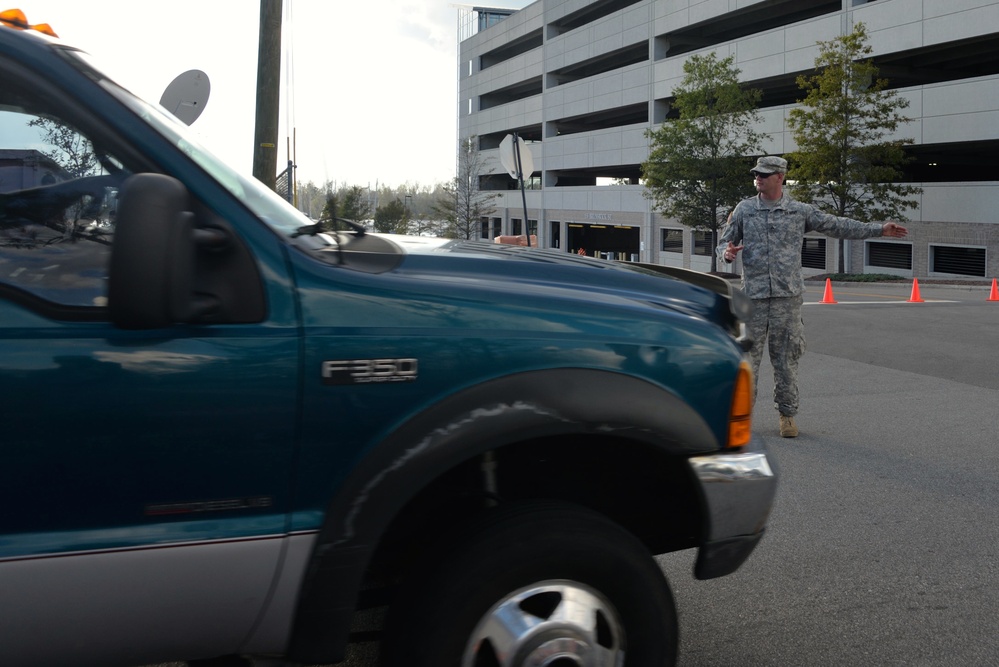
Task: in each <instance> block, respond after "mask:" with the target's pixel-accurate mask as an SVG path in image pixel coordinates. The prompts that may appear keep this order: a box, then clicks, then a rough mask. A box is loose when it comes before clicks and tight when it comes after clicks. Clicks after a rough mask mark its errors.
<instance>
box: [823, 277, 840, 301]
mask: <svg viewBox="0 0 999 667" xmlns="http://www.w3.org/2000/svg"><path fill="white" fill-rule="evenodd" d="M819 303H836V299H834V298H833V293H832V280H830V279H829V278H826V291H825V294H823V295H822V301H819Z"/></svg>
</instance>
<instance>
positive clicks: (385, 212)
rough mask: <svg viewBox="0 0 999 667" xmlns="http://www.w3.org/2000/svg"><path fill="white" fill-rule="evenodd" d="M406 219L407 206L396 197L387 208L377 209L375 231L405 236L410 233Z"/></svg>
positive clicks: (386, 205) (380, 207)
mask: <svg viewBox="0 0 999 667" xmlns="http://www.w3.org/2000/svg"><path fill="white" fill-rule="evenodd" d="M406 218H407V211H406V206H405V204H403V203H402V202H401V201H400V200H399V198H398V197H396V198H395V199H393V200H392V201H390V202H389V203H388V204H385V206H379V207H378V208H377V209H375V231H376V232H384V233H387V234H391V233H398V234H405V233H406V232H407V231H408V230H407V228H406V227H407V223H408V220H407V219H406Z"/></svg>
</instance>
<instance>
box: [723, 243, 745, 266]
mask: <svg viewBox="0 0 999 667" xmlns="http://www.w3.org/2000/svg"><path fill="white" fill-rule="evenodd" d="M740 250H742V246H741V245H734V244H733V243H732V242H731V241H729V242H728V247H726V248H725V261H726V262H734V261H735V258H736V255H738V254H739V251H740Z"/></svg>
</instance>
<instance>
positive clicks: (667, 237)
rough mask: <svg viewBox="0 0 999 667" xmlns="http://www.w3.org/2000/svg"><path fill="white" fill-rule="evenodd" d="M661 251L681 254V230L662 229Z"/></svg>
mask: <svg viewBox="0 0 999 667" xmlns="http://www.w3.org/2000/svg"><path fill="white" fill-rule="evenodd" d="M662 251H663V252H678V253H682V252H683V230H682V229H663V230H662Z"/></svg>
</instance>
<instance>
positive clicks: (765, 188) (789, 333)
mask: <svg viewBox="0 0 999 667" xmlns="http://www.w3.org/2000/svg"><path fill="white" fill-rule="evenodd" d="M751 173H752V174H753V177H754V182H755V184H756V191H757V195H756V196H755V197H752V198H751V199H746V200H744V201H741V202H739V204H738V205H737V206H736V207H735V209H733V211H732V213H731V214H730V215H729V218H728V223H727V224H726V226H725V228H724V230H723V231H722V235H721V242H720V244H719V246H718V252H719V255H720V256H721V257H722V259H724V260H725V261H726V262H734V261H735V259H736V257H737V255H738V254H739V251H742V265H743V278H742V281H743V290H744V291H745V292H746V294H747V295H748V296H749V297H750V298H751V299H752V300H753V306H754V309H753V316H752V319H751V321H750V324H749V331H750V333H751V334H752V336H753V341H754V343H753V349H752V352H751V356H752V360H753V377H754V378H756V377H758V375H759V372H760V362H761V361H762V359H763V347H764V346H765V345H766V343H767V339H768V338H769V341H770V361H771V363H772V364H773V367H774V403H775V406H776V408H777V410H778V412H779V413H780V434H781V436H783V437H785V438H794V437H796V436H797V435H798V426H797V424H795V422H794V416H795V415H796V414H797V413H798V359H800V358H801V355H802V354H803V353H804V351H805V327H804V325H803V324H802V321H801V304H802V295H803V294H804V292H805V282H804V279H803V278H802V275H801V245H802V241H803V238H804V236H805V233H806V232H812V231H815V232H820V233H822V234H825V235H826V236H831V237H834V238H844V239H866V238H871V237H874V236H891V237H897V238H901V237H903V236H905V235H906V233H907V230H906V228H905V227H902V226H901V225H898V224H896V223H894V222H886V223H884V224H883V225H882V224H878V223H865V222H859V221H857V220H851V219H849V218H840V217H837V216H834V215H830V214H828V213H823V212H822V211H819V210H818V209H817V208H815V207H814V206H811V205H809V204H804V203H801V202H798V201H795V200H794V199H792V198H791V197H790V196H789V195H787V194H785V193H784V178H785V176H786V174H787V161H786V160H785V159H783V158H779V157H775V156H765V157H761V158H760V159H759V160H757V162H756V166H755V167H754V168H753V169H752V170H751ZM753 396H754V399H755V396H756V391H755V387H754V392H753Z"/></svg>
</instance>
